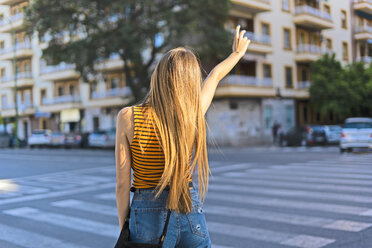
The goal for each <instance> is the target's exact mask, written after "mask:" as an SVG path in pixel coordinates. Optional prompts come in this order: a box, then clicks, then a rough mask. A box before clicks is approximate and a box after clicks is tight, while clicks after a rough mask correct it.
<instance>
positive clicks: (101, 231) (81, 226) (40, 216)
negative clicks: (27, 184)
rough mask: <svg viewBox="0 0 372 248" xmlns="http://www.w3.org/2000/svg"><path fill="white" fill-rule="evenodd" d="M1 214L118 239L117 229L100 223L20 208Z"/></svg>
mask: <svg viewBox="0 0 372 248" xmlns="http://www.w3.org/2000/svg"><path fill="white" fill-rule="evenodd" d="M3 213H5V214H9V215H12V216H16V217H22V218H26V219H31V220H33V221H38V222H44V223H48V224H52V225H57V226H62V227H66V228H69V229H73V230H77V231H82V232H88V233H93V234H96V235H102V236H107V237H112V238H117V237H119V228H118V227H117V226H116V225H111V224H105V223H100V222H97V221H92V220H86V219H82V218H77V217H71V216H67V215H63V214H56V213H51V212H46V211H41V210H39V209H36V208H30V207H21V208H14V209H8V210H4V211H3Z"/></svg>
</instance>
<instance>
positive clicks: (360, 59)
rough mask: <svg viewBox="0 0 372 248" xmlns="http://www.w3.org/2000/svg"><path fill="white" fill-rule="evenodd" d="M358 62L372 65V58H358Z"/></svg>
mask: <svg viewBox="0 0 372 248" xmlns="http://www.w3.org/2000/svg"><path fill="white" fill-rule="evenodd" d="M357 61H358V62H364V63H371V61H372V57H369V56H363V57H359V58H357Z"/></svg>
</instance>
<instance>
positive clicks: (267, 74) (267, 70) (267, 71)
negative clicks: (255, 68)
mask: <svg viewBox="0 0 372 248" xmlns="http://www.w3.org/2000/svg"><path fill="white" fill-rule="evenodd" d="M263 74H264V78H271V77H272V73H271V65H269V64H264V65H263Z"/></svg>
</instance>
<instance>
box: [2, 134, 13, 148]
mask: <svg viewBox="0 0 372 248" xmlns="http://www.w3.org/2000/svg"><path fill="white" fill-rule="evenodd" d="M11 142H12V137H11V135H10V134H9V133H5V132H2V133H0V147H3V148H5V147H10V146H11Z"/></svg>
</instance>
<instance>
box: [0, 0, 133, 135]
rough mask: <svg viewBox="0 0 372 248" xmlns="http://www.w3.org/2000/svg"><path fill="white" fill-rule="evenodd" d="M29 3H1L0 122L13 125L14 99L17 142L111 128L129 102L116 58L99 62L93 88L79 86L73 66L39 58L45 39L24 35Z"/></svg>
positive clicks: (6, 0) (19, 0)
mask: <svg viewBox="0 0 372 248" xmlns="http://www.w3.org/2000/svg"><path fill="white" fill-rule="evenodd" d="M28 4H29V1H28V0H0V98H1V101H0V113H1V117H2V118H3V120H4V121H5V122H6V123H12V122H14V120H15V104H14V102H15V97H17V102H18V113H19V121H18V135H19V137H20V138H21V139H27V137H28V135H30V133H31V131H32V130H34V129H45V128H48V129H52V130H54V131H64V132H69V131H82V132H84V131H93V130H95V129H109V128H113V127H115V125H116V115H117V113H118V111H119V110H120V109H121V108H122V107H123V106H124V105H125V104H127V103H128V102H129V100H130V98H131V97H133V96H132V93H131V91H130V88H129V87H127V86H126V84H125V77H124V74H123V72H122V67H123V63H122V61H121V60H120V58H119V56H118V55H116V54H113V55H112V56H111V57H110V59H108V60H99V61H97V64H96V68H97V70H99V71H101V72H102V75H103V77H102V78H101V79H100V80H98V82H97V83H95V84H88V83H86V82H83V81H82V79H81V77H80V75H79V73H78V72H76V71H75V70H74V65H71V64H67V63H63V62H62V63H60V64H59V65H54V66H51V65H47V64H46V63H45V61H44V60H43V59H42V58H41V55H42V52H43V49H45V48H46V47H47V46H48V41H49V37H48V35H46V36H45V37H44V38H43V39H41V40H38V38H37V37H34V38H32V39H31V38H30V37H26V35H25V28H24V25H23V24H24V23H23V20H24V19H23V17H24V7H25V6H27V5H28ZM61 35H63V33H61ZM66 38H67V37H66ZM15 84H16V85H17V94H16V96H15V93H14V92H15V88H14V86H15ZM8 127H9V126H8ZM7 129H8V131H9V128H7Z"/></svg>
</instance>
